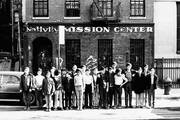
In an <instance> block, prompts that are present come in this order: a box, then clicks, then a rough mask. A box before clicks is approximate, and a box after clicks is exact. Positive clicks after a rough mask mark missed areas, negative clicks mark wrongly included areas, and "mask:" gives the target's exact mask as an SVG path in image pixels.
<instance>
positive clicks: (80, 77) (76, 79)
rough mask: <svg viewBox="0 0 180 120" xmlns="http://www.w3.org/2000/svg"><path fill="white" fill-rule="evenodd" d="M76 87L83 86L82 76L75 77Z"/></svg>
mask: <svg viewBox="0 0 180 120" xmlns="http://www.w3.org/2000/svg"><path fill="white" fill-rule="evenodd" d="M74 85H75V86H82V85H83V76H82V75H76V76H75V77H74Z"/></svg>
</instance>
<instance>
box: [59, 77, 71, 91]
mask: <svg viewBox="0 0 180 120" xmlns="http://www.w3.org/2000/svg"><path fill="white" fill-rule="evenodd" d="M61 79H62V85H63V89H64V91H65V92H71V89H72V88H71V87H72V85H73V83H74V82H73V79H69V78H67V77H66V76H61ZM72 82H73V83H72Z"/></svg>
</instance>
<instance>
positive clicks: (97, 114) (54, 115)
mask: <svg viewBox="0 0 180 120" xmlns="http://www.w3.org/2000/svg"><path fill="white" fill-rule="evenodd" d="M0 110H1V112H0V114H1V115H0V119H1V120H12V119H13V120H32V119H33V120H109V119H111V120H119V119H122V120H125V119H178V118H179V119H180V114H179V113H180V107H167V108H155V109H146V108H144V109H135V108H133V109H109V110H98V109H93V110H89V109H87V110H83V111H77V110H71V111H51V112H45V111H42V110H36V109H35V108H34V109H31V110H30V111H24V110H23V106H0Z"/></svg>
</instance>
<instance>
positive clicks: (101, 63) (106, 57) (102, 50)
mask: <svg viewBox="0 0 180 120" xmlns="http://www.w3.org/2000/svg"><path fill="white" fill-rule="evenodd" d="M112 58H113V57H112V40H111V39H99V40H98V68H101V67H109V66H111V64H112Z"/></svg>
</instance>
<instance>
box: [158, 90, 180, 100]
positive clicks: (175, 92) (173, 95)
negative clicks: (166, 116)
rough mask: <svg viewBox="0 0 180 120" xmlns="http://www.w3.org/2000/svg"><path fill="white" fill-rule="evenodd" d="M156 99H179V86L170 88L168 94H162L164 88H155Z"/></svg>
mask: <svg viewBox="0 0 180 120" xmlns="http://www.w3.org/2000/svg"><path fill="white" fill-rule="evenodd" d="M156 99H170V100H172V99H180V88H174V89H171V90H170V93H169V95H164V89H160V88H157V89H156Z"/></svg>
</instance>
